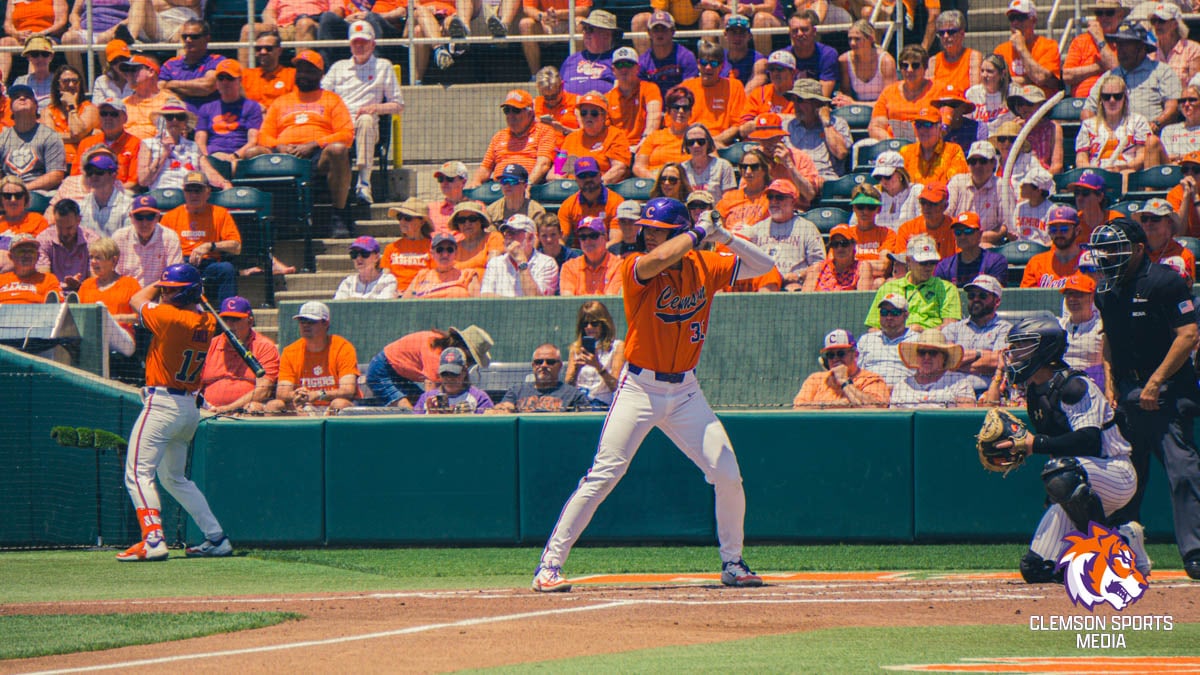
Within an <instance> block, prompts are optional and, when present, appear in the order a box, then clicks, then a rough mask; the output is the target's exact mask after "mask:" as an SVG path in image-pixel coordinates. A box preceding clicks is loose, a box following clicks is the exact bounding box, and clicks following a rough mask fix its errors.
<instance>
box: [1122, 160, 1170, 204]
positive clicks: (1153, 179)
mask: <svg viewBox="0 0 1200 675" xmlns="http://www.w3.org/2000/svg"><path fill="white" fill-rule="evenodd" d="M1181 180H1183V174H1182V173H1180V171H1179V166H1178V165H1175V164H1162V165H1160V166H1152V167H1150V168H1149V169H1145V170H1143V171H1138V172H1136V173H1131V174H1129V187H1128V188H1127V190H1126V194H1125V195H1124V196H1125V198H1127V199H1129V198H1132V199H1139V200H1143V201H1144V200H1146V199H1153V198H1155V197H1166V196H1167V193H1168V192H1170V191H1171V188H1173V187H1175V186H1176V185H1179V181H1181Z"/></svg>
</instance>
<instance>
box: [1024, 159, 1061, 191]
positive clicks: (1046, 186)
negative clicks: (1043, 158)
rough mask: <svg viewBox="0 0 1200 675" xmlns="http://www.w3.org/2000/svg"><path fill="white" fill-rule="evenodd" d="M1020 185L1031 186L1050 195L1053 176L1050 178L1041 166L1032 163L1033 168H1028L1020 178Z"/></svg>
mask: <svg viewBox="0 0 1200 675" xmlns="http://www.w3.org/2000/svg"><path fill="white" fill-rule="evenodd" d="M1021 185H1032V186H1034V187H1036V188H1037V189H1039V190H1041V191H1042V192H1045V193H1046V194H1050V193H1051V192H1054V176H1051V175H1050V172H1049V171H1047V170H1046V169H1045V168H1044V167H1042V165H1041V164H1039V163H1037V162H1034V166H1032V167H1030V168H1029V170H1028V171H1026V172H1025V175H1024V176H1023V177H1022V178H1021Z"/></svg>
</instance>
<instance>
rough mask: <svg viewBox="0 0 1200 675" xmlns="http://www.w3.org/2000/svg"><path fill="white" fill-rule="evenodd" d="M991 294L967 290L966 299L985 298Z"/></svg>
mask: <svg viewBox="0 0 1200 675" xmlns="http://www.w3.org/2000/svg"><path fill="white" fill-rule="evenodd" d="M991 295H992V294H991V293H988V292H987V291H967V299H968V300H987V299H988V298H989V297H990V296H991Z"/></svg>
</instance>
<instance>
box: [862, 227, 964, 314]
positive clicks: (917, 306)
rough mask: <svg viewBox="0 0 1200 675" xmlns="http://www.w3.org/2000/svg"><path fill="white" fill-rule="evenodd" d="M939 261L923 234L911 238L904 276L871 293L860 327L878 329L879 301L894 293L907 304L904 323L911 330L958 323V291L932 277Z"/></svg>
mask: <svg viewBox="0 0 1200 675" xmlns="http://www.w3.org/2000/svg"><path fill="white" fill-rule="evenodd" d="M947 229H949V228H947ZM941 259H942V256H941V255H940V254H939V253H938V246H937V242H935V241H934V240H933V237H930V236H929V235H927V234H919V235H917V236H915V237H913V238H912V239H911V240H910V241H909V242H908V248H907V250H906V251H905V261H906V262H907V267H908V271H907V273H906V274H905V275H904V276H903V277H900V278H898V279H889V280H888V281H885V282H883V285H882V286H880V287H879V290H877V291H876V292H875V299H874V301H873V302H872V303H871V310H870V311H869V312H867V319H866V321H864V322H863V323H865V324H866V325H867V327H869V328H879V305H880V301H881V300H882V299H883V298H885V297H887V295H888V294H889V293H895V294H896V295H899V296H900V297H902V298H904V299H905V300H906V301H907V302H908V307H907V309H908V313H909V314H908V318H907V319H906V321H907V324H908V325H909V326H913V327H914V329H915V330H918V331H922V330H926V329H930V328H941V327H942V326H945V325H948V324H951V323H954V322H955V321H958V320H959V319H961V318H962V306H961V305H960V304H959V301H958V289H957V288H955V286H954V284H952V283H950V282H949V281H946V280H945V279H940V278H938V277H935V276H934V275H933V271H934V269H935V267H936V266H937V263H938V261H939V260H941Z"/></svg>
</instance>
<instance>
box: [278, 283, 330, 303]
mask: <svg viewBox="0 0 1200 675" xmlns="http://www.w3.org/2000/svg"><path fill="white" fill-rule="evenodd" d="M336 290H337V286H336V285H335V286H334V287H333V288H332V289H328V290H324V289H313V290H307V291H281V292H279V293H276V294H275V301H276V302H308V301H309V300H320V301H322V302H324V301H326V300H332V299H333V293H334V291H336Z"/></svg>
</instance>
